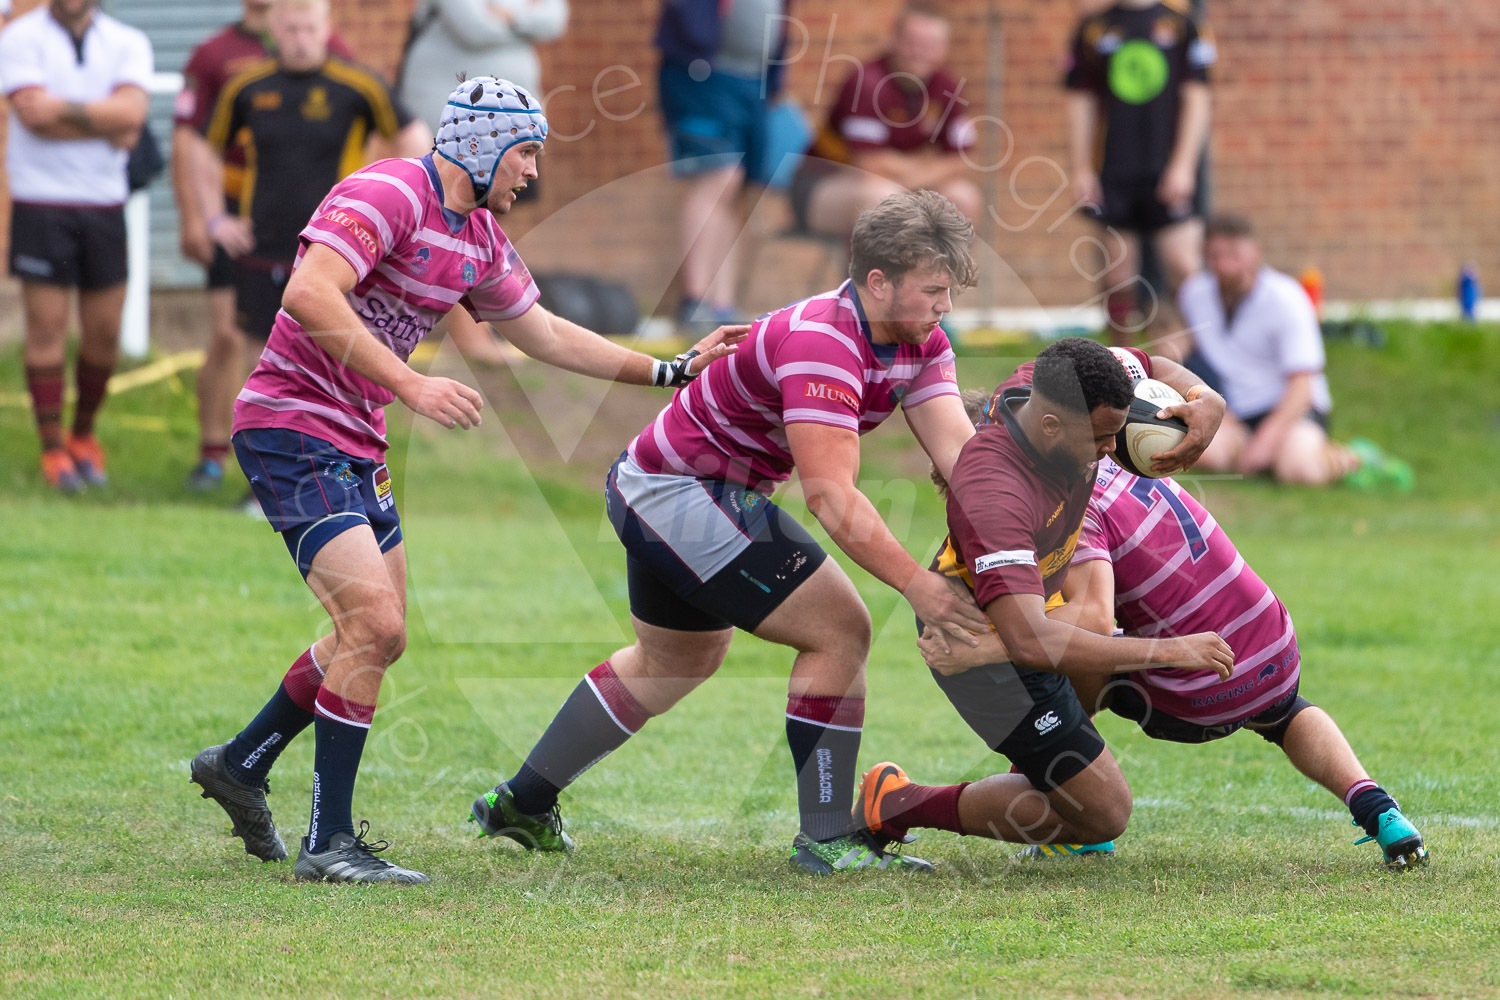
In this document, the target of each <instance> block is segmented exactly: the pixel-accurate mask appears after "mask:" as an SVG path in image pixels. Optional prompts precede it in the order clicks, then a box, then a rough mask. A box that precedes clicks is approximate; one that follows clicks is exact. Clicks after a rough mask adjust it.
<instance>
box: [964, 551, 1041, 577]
mask: <svg viewBox="0 0 1500 1000" xmlns="http://www.w3.org/2000/svg"><path fill="white" fill-rule="evenodd" d="M1035 565H1036V553H1035V552H1032V551H1031V550H1030V549H1000V550H998V551H995V552H989V553H986V554H985V555H982V556H980V557H979V558H978V559H975V560H974V572H976V573H988V572H989V571H990V570H992V569H999V568H1000V567H1001V566H1035Z"/></svg>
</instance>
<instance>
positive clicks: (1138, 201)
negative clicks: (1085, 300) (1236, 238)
mask: <svg viewBox="0 0 1500 1000" xmlns="http://www.w3.org/2000/svg"><path fill="white" fill-rule="evenodd" d="M1215 59H1216V53H1215V50H1214V45H1213V42H1212V40H1211V39H1210V37H1209V36H1208V35H1206V34H1202V35H1200V33H1199V30H1198V26H1197V25H1196V24H1195V23H1194V21H1193V19H1192V18H1191V17H1189V16H1188V15H1187V14H1186V13H1183V12H1182V10H1180V9H1179V7H1178V5H1176V4H1167V3H1157V2H1155V0H1120V2H1119V3H1116V4H1114V5H1113V6H1111V7H1109V8H1108V9H1106V10H1102V11H1100V12H1099V13H1096V14H1092V15H1089V16H1085V17H1084V18H1083V19H1082V20H1081V21H1080V22H1079V25H1078V30H1077V32H1076V33H1075V34H1074V36H1073V49H1072V54H1071V57H1070V59H1069V65H1068V70H1067V75H1066V77H1065V80H1064V83H1065V86H1066V87H1067V88H1068V90H1069V92H1070V97H1069V101H1068V134H1069V158H1070V160H1071V174H1072V179H1073V196H1074V197H1075V198H1077V199H1078V200H1079V201H1081V202H1086V203H1087V204H1088V205H1090V206H1091V214H1093V216H1094V217H1095V218H1096V219H1097V220H1098V221H1099V222H1100V223H1101V224H1103V225H1104V226H1105V227H1107V228H1112V229H1117V230H1121V231H1124V232H1127V233H1134V234H1135V236H1136V238H1137V239H1138V240H1152V241H1154V243H1155V247H1156V251H1157V254H1158V255H1159V257H1160V259H1161V265H1162V272H1163V278H1164V279H1165V281H1166V284H1167V289H1166V291H1167V298H1168V299H1169V300H1170V298H1171V297H1172V296H1174V295H1175V294H1176V292H1177V288H1178V286H1179V285H1180V284H1181V283H1182V280H1183V279H1184V278H1186V277H1187V276H1188V275H1189V274H1192V273H1193V272H1195V271H1197V270H1198V269H1199V268H1200V267H1202V259H1203V225H1202V221H1201V216H1202V212H1203V208H1202V192H1201V191H1200V190H1199V188H1198V169H1199V163H1200V161H1201V159H1202V156H1203V149H1204V146H1205V144H1206V143H1207V140H1208V128H1209V122H1210V118H1211V116H1212V111H1211V107H1210V98H1209V90H1208V68H1209V67H1210V66H1211V65H1213V63H1214V61H1215ZM1101 128H1102V129H1103V131H1104V141H1103V150H1104V152H1103V158H1102V161H1098V162H1096V159H1095V157H1096V154H1097V152H1098V150H1099V146H1100V143H1099V132H1100V129H1101ZM1112 244H1113V241H1110V244H1107V246H1108V249H1107V250H1106V255H1107V256H1108V258H1109V259H1108V262H1107V265H1106V270H1105V275H1104V283H1105V284H1104V295H1105V307H1106V309H1107V311H1108V313H1109V327H1110V337H1111V339H1112V340H1113V341H1114V342H1115V344H1116V345H1117V346H1127V345H1129V344H1130V343H1131V341H1132V340H1134V331H1135V330H1136V329H1137V327H1136V326H1135V325H1134V320H1133V319H1132V317H1133V315H1134V313H1135V310H1136V306H1137V300H1138V287H1139V269H1140V254H1141V251H1140V248H1139V247H1134V246H1131V245H1130V244H1129V243H1128V242H1123V243H1121V244H1120V245H1119V247H1118V249H1116V248H1115V247H1114V246H1113V245H1112ZM1149 319H1150V317H1149V316H1148V317H1147V320H1148V321H1149Z"/></svg>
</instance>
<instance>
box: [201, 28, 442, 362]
mask: <svg viewBox="0 0 1500 1000" xmlns="http://www.w3.org/2000/svg"><path fill="white" fill-rule="evenodd" d="M269 27H270V32H271V37H272V40H273V41H274V43H275V49H276V56H275V58H273V59H265V60H262V61H261V62H259V63H257V64H255V65H254V66H252V67H251V68H250V69H248V70H246V71H245V72H243V73H241V74H240V75H239V76H237V77H235V78H234V79H232V80H230V81H229V83H228V84H226V85H225V86H224V88H223V91H222V92H221V93H220V95H219V99H218V102H217V104H216V105H215V107H214V111H213V115H212V116H211V118H210V119H209V123H208V129H207V133H206V136H205V138H206V140H207V143H208V146H209V148H210V150H211V151H212V152H213V154H214V155H213V156H212V157H210V158H208V160H207V161H206V162H205V163H204V164H203V165H202V167H203V169H201V170H199V171H198V173H197V174H196V183H197V189H198V196H199V198H200V200H201V203H202V206H203V210H204V217H205V218H207V219H208V222H207V230H208V232H209V234H210V236H211V237H212V238H213V240H214V242H215V243H217V244H218V245H219V246H220V247H222V248H223V249H224V251H225V252H226V253H227V254H228V255H229V256H230V257H232V258H234V260H235V262H236V264H237V266H236V267H235V268H234V269H233V270H234V275H233V279H234V284H235V304H236V321H237V323H238V325H239V327H240V328H241V329H243V330H244V332H245V334H246V335H247V336H248V337H249V338H251V339H253V340H255V341H257V342H260V343H264V342H265V339H266V337H267V336H269V335H270V332H271V325H272V323H273V322H274V321H275V319H276V313H277V311H278V310H279V309H280V308H281V294H282V290H283V289H284V288H285V287H286V281H287V278H288V277H289V276H290V275H291V271H292V263H293V261H294V260H295V259H296V256H297V249H298V242H297V234H298V233H299V232H300V231H301V228H302V226H303V224H304V223H305V221H306V219H307V218H308V217H309V216H310V215H311V214H312V212H313V210H314V209H315V208H317V207H318V203H319V202H320V201H321V200H322V199H323V196H324V195H325V194H327V193H328V190H329V189H330V188H331V187H333V185H334V184H335V183H336V182H337V181H338V180H340V179H341V178H343V177H346V176H348V175H349V174H351V173H353V172H354V171H355V170H356V169H358V168H359V167H360V166H362V165H363V164H364V162H365V156H364V152H363V148H362V144H361V143H360V142H359V138H360V137H361V136H363V135H365V134H371V135H372V136H374V135H378V136H380V137H383V138H385V139H386V140H387V141H389V142H393V143H395V144H397V145H398V146H402V147H404V150H405V151H406V152H408V153H419V152H420V151H421V150H422V149H423V148H425V147H427V146H429V145H430V144H431V133H430V132H429V131H428V129H427V127H426V125H425V124H423V123H422V122H420V121H414V120H412V119H411V118H410V117H409V116H407V115H406V114H405V113H404V112H402V111H401V110H400V109H399V106H398V105H397V104H396V102H395V100H394V98H393V97H392V96H391V93H390V89H389V88H388V87H387V86H386V84H385V82H384V81H383V80H381V79H380V78H379V77H377V76H376V75H375V74H374V73H372V72H370V71H369V70H366V69H362V68H360V67H358V66H356V65H354V64H352V63H349V62H345V61H344V60H342V59H339V58H337V57H333V56H330V55H329V51H328V39H329V34H330V30H329V22H328V2H327V0H275V2H274V3H273V4H272V7H271V12H270V20H269ZM242 130H244V134H245V135H246V136H247V139H246V143H247V147H248V148H250V149H253V150H254V156H255V171H254V174H253V186H252V187H251V188H250V190H249V191H248V192H246V198H245V200H244V201H243V202H242V203H241V205H240V211H239V213H237V214H234V215H230V214H229V213H228V211H227V206H226V204H225V197H224V183H223V173H224V170H223V167H224V157H225V156H226V154H227V151H228V149H229V147H230V144H231V143H232V141H233V140H234V138H235V136H237V135H240V134H241V131H242Z"/></svg>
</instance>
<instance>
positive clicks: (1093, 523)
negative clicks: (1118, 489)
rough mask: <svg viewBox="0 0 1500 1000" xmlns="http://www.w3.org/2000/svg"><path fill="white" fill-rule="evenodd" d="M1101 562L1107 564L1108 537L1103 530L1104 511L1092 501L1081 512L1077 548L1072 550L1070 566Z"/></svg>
mask: <svg viewBox="0 0 1500 1000" xmlns="http://www.w3.org/2000/svg"><path fill="white" fill-rule="evenodd" d="M1098 560H1103V561H1104V562H1109V537H1108V535H1107V534H1106V533H1105V529H1104V511H1103V510H1102V509H1100V507H1099V505H1098V503H1097V502H1096V501H1094V500H1090V501H1089V505H1088V507H1087V508H1086V509H1085V510H1084V512H1083V527H1082V528H1081V530H1080V531H1079V533H1078V547H1077V548H1075V549H1074V550H1073V558H1072V560H1071V561H1070V562H1069V565H1070V566H1077V565H1078V564H1079V563H1086V562H1095V561H1098Z"/></svg>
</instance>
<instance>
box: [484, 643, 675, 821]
mask: <svg viewBox="0 0 1500 1000" xmlns="http://www.w3.org/2000/svg"><path fill="white" fill-rule="evenodd" d="M650 718H651V713H650V712H648V711H646V708H645V706H644V705H642V704H641V703H640V702H638V701H636V699H635V696H634V695H632V694H631V693H630V691H629V689H628V688H626V687H625V682H624V681H622V680H620V677H619V675H618V674H616V673H615V668H614V667H612V666H611V665H610V662H609V661H608V660H605V661H604V662H603V663H601V664H599V665H598V666H597V667H595V668H594V669H593V670H590V671H589V673H588V676H587V677H585V678H584V679H583V680H582V681H581V682H580V683H579V685H578V686H577V687H576V688H574V689H573V693H572V694H570V695H568V700H567V701H565V702H563V706H562V708H560V709H558V710H557V715H556V716H555V717H554V718H553V719H552V724H551V725H549V726H548V727H547V731H546V732H545V733H543V734H542V738H541V739H539V740H537V742H536V746H534V747H532V748H531V753H529V754H527V756H526V762H525V763H524V764H522V765H521V769H520V770H519V771H517V772H516V776H515V777H514V778H511V779H510V781H509V782H508V784H509V785H510V790H511V793H512V794H513V795H514V796H515V800H516V808H517V809H519V810H521V812H523V813H528V814H530V815H533V816H534V815H536V814H538V813H544V812H546V811H547V810H548V809H551V808H552V807H553V806H555V805H557V793H558V792H560V791H562V790H563V789H564V788H566V787H568V786H569V785H571V784H572V783H573V782H574V781H576V780H577V779H578V776H579V775H581V774H583V772H585V771H587V770H588V769H589V768H591V767H593V766H594V765H595V764H597V763H598V762H599V761H601V760H603V759H604V758H605V757H607V756H609V755H610V754H611V753H614V752H615V751H616V750H618V749H619V748H620V747H622V746H624V745H625V741H626V740H628V739H630V737H632V736H634V735H635V734H636V733H638V732H640V730H641V727H642V726H644V725H645V724H646V721H647V720H648V719H650Z"/></svg>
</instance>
